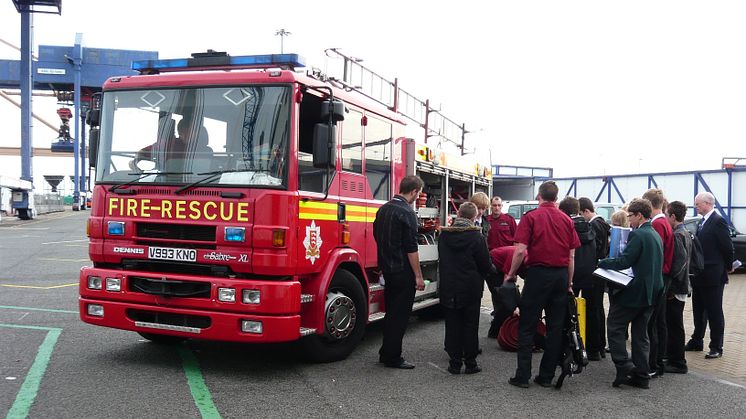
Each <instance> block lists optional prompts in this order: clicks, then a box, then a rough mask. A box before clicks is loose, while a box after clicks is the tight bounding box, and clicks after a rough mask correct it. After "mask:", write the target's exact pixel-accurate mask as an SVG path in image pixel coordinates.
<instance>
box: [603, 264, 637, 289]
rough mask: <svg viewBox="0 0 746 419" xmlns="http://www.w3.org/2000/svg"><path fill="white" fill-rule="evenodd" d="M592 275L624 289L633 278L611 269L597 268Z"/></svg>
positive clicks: (629, 271)
mask: <svg viewBox="0 0 746 419" xmlns="http://www.w3.org/2000/svg"><path fill="white" fill-rule="evenodd" d="M625 272H628V273H630V274H631V273H632V271H631V270H625ZM593 274H594V275H596V276H599V277H601V278H603V279H605V280H607V281H609V282H611V283H613V284H616V285H621V286H623V287H626V286H627V285H629V283H630V281H632V279H633V278H634V277H633V276H632V275H628V274H627V273H624V272H619V271H615V270H613V269H603V268H598V269H596V270H595V271H593Z"/></svg>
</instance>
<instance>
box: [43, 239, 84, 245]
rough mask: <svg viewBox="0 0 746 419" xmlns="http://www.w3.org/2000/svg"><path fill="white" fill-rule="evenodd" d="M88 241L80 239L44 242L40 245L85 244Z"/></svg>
mask: <svg viewBox="0 0 746 419" xmlns="http://www.w3.org/2000/svg"><path fill="white" fill-rule="evenodd" d="M87 241H88V239H80V240H62V241H58V242H46V243H42V244H60V243H78V242H87Z"/></svg>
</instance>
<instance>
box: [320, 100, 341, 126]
mask: <svg viewBox="0 0 746 419" xmlns="http://www.w3.org/2000/svg"><path fill="white" fill-rule="evenodd" d="M330 114H331V116H332V121H333V122H335V123H337V122H339V121H344V120H345V104H344V103H343V102H342V101H340V100H335V101H331V100H325V101H324V102H322V103H321V120H322V121H328V120H329V115H330Z"/></svg>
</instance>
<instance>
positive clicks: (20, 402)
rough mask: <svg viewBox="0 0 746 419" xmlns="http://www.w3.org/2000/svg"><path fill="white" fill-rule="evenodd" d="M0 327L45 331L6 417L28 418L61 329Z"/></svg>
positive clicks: (12, 325) (8, 325) (10, 325)
mask: <svg viewBox="0 0 746 419" xmlns="http://www.w3.org/2000/svg"><path fill="white" fill-rule="evenodd" d="M0 327H9V328H16V329H32V330H45V331H47V335H46V336H45V337H44V341H43V342H42V343H41V345H40V346H39V351H38V352H37V354H36V358H34V363H33V364H31V368H30V369H29V370H28V373H27V374H26V379H25V380H23V384H22V385H21V388H20V390H18V394H17V395H16V399H15V401H14V402H13V406H11V407H10V410H9V411H8V415H7V416H6V417H8V418H25V417H27V416H28V414H29V411H30V410H31V406H32V405H33V404H34V400H35V399H36V395H37V393H38V392H39V386H40V385H41V379H42V378H44V372H46V370H47V365H49V360H50V359H51V358H52V352H53V351H54V345H55V344H56V343H57V338H59V337H60V334H61V333H62V329H59V328H56V327H41V326H21V325H15V324H2V323H0Z"/></svg>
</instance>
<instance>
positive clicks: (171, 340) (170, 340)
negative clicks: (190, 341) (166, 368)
mask: <svg viewBox="0 0 746 419" xmlns="http://www.w3.org/2000/svg"><path fill="white" fill-rule="evenodd" d="M137 334H138V335H140V336H142V337H144V338H145V339H147V340H149V341H151V342H153V343H157V344H160V345H176V344H177V343H181V342H184V341H185V340H186V339H187V338H184V337H181V336H170V335H158V334H155V333H143V332H137Z"/></svg>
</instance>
